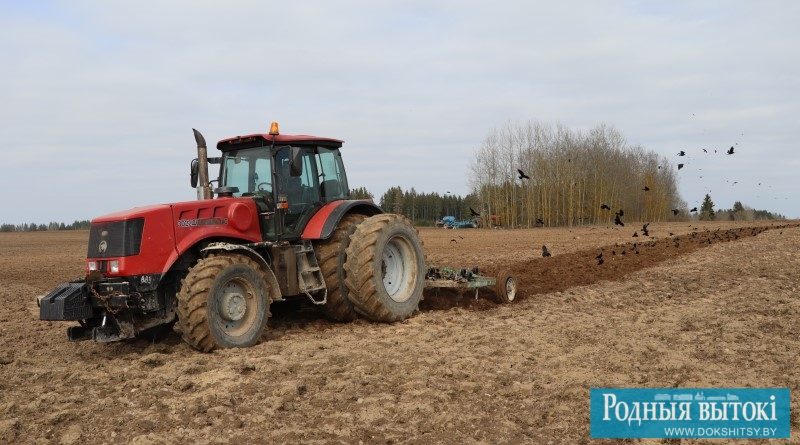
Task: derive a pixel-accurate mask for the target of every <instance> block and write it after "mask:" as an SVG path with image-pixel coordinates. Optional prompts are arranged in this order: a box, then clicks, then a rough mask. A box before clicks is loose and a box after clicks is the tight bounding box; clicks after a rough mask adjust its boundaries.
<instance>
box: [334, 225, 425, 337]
mask: <svg viewBox="0 0 800 445" xmlns="http://www.w3.org/2000/svg"><path fill="white" fill-rule="evenodd" d="M350 240H351V241H350V245H349V246H348V247H347V259H346V260H345V263H344V269H345V271H346V272H347V273H346V278H345V285H346V286H347V288H348V289H349V291H350V292H349V293H348V298H349V299H350V301H352V302H353V306H354V307H355V309H356V311H357V312H358V313H360V314H362V315H364V316H365V317H366V318H368V319H370V320H373V321H382V322H393V321H399V320H404V319H406V318H408V317H410V316H411V315H412V314H413V313H414V312H415V311H416V310H417V308H418V307H419V302H420V300H422V290H423V287H424V284H425V255H424V253H423V250H422V241H420V239H419V235H418V233H417V230H416V229H415V228H414V226H413V225H411V223H410V222H409V221H408V220H407V219H406V218H404V217H402V216H399V215H391V214H383V215H376V216H373V217H370V218H367V219H365V220H364V221H363V222H362V223H361V224H359V225H358V227H357V228H356V230H355V232H353V234H352V235H351V236H350Z"/></svg>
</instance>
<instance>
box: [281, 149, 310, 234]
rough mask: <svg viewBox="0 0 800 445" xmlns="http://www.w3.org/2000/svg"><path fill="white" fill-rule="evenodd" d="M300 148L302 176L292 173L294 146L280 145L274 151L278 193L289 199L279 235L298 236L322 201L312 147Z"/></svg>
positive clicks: (284, 210)
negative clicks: (292, 148) (292, 151)
mask: <svg viewBox="0 0 800 445" xmlns="http://www.w3.org/2000/svg"><path fill="white" fill-rule="evenodd" d="M300 150H301V158H300V163H301V171H300V176H292V175H291V147H281V148H280V149H279V150H278V151H277V153H276V154H275V173H276V176H277V190H276V196H277V197H278V201H279V202H280V201H281V199H282V198H284V197H285V199H286V201H287V203H288V208H286V209H283V229H282V233H281V235H280V237H281V238H283V239H291V238H299V237H300V234H301V233H302V231H303V228H304V227H305V225H306V223H307V222H308V220H309V219H310V218H311V216H313V214H314V212H315V211H316V209H317V208H318V207H320V206H321V205H322V202H321V199H320V188H319V179H318V178H319V177H318V173H317V165H316V162H315V161H314V151H313V148H311V147H308V148H305V147H304V148H301V149H300Z"/></svg>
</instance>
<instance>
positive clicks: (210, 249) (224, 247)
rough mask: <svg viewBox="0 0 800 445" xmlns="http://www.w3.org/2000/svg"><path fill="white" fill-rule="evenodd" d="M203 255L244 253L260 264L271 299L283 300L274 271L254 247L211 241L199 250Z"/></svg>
mask: <svg viewBox="0 0 800 445" xmlns="http://www.w3.org/2000/svg"><path fill="white" fill-rule="evenodd" d="M200 252H202V253H203V255H206V256H208V254H210V253H214V252H236V253H240V254H242V255H246V256H247V257H249V258H250V259H252V260H253V261H255V262H257V263H258V264H260V265H261V268H262V269H263V271H264V279H265V280H266V281H267V285H268V286H269V287H270V291H271V293H272V296H273V298H272V301H281V300H283V296H282V295H281V288H280V286H279V285H278V279H277V278H275V273H274V272H273V271H272V268H271V267H269V263H268V262H267V260H265V259H264V257H263V256H261V254H259V253H258V252H256V251H255V250H254V249H252V248H250V247H247V246H243V245H241V244H232V243H225V242H217V243H211V244H209V245H208V246H206V247H204V248H203V249H201V250H200Z"/></svg>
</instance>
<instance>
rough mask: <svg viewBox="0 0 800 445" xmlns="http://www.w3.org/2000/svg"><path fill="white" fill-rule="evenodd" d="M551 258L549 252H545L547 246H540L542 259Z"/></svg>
mask: <svg viewBox="0 0 800 445" xmlns="http://www.w3.org/2000/svg"><path fill="white" fill-rule="evenodd" d="M551 256H552V255H550V251H549V250H547V246H545V245H542V258H549V257H551Z"/></svg>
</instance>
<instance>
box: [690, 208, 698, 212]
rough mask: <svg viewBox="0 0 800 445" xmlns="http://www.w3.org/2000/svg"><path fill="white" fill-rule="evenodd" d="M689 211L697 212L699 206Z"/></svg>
mask: <svg viewBox="0 0 800 445" xmlns="http://www.w3.org/2000/svg"><path fill="white" fill-rule="evenodd" d="M689 211H690V212H696V211H697V207H692V210H689Z"/></svg>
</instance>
